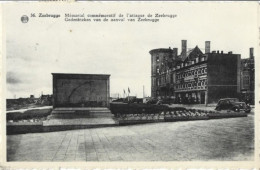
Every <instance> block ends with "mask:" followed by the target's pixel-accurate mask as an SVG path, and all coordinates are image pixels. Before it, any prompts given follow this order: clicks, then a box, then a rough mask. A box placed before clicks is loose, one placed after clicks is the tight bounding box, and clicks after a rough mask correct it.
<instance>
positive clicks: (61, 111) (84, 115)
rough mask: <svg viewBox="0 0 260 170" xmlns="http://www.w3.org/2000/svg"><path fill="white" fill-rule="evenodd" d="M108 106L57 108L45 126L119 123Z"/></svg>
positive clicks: (103, 125)
mask: <svg viewBox="0 0 260 170" xmlns="http://www.w3.org/2000/svg"><path fill="white" fill-rule="evenodd" d="M117 124H118V122H117V121H116V120H114V115H113V114H111V112H110V110H109V109H108V108H104V107H100V108H97V107H95V108H82V107H80V108H74V107H73V108H72V107H71V108H55V109H53V111H52V113H51V115H50V116H48V118H47V120H46V121H44V122H43V126H86V127H105V126H112V125H117Z"/></svg>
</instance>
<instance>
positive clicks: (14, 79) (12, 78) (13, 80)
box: [6, 72, 22, 84]
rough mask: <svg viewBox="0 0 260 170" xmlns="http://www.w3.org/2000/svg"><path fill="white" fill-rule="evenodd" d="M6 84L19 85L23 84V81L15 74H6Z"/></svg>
mask: <svg viewBox="0 0 260 170" xmlns="http://www.w3.org/2000/svg"><path fill="white" fill-rule="evenodd" d="M6 82H7V84H19V83H21V82H22V80H21V79H20V78H19V76H18V75H17V74H16V73H14V72H7V73H6Z"/></svg>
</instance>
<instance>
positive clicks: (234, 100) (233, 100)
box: [229, 98, 239, 103]
mask: <svg viewBox="0 0 260 170" xmlns="http://www.w3.org/2000/svg"><path fill="white" fill-rule="evenodd" d="M229 101H230V102H231V103H234V102H239V100H238V99H235V98H234V99H229Z"/></svg>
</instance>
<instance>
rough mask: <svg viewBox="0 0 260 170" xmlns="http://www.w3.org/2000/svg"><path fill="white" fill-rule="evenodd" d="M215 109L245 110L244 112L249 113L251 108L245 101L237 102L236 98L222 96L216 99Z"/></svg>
mask: <svg viewBox="0 0 260 170" xmlns="http://www.w3.org/2000/svg"><path fill="white" fill-rule="evenodd" d="M215 110H217V111H221V110H233V111H235V112H240V111H245V112H246V113H249V112H250V111H251V108H250V106H249V105H247V104H246V103H245V102H239V100H238V99H237V98H224V99H220V100H219V101H218V104H217V106H216V108H215Z"/></svg>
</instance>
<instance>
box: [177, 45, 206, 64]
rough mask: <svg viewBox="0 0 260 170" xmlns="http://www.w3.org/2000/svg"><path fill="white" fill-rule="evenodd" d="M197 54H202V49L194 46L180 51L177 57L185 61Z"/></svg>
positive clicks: (192, 58)
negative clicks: (185, 50)
mask: <svg viewBox="0 0 260 170" xmlns="http://www.w3.org/2000/svg"><path fill="white" fill-rule="evenodd" d="M199 55H203V53H202V51H201V50H200V49H199V47H198V46H196V47H195V48H192V49H190V50H188V51H187V52H186V55H185V52H184V51H182V52H181V54H180V55H179V56H178V58H179V59H181V61H185V60H194V59H195V57H197V56H199Z"/></svg>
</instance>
